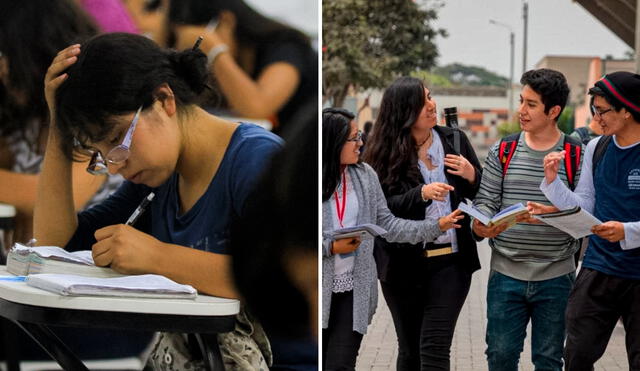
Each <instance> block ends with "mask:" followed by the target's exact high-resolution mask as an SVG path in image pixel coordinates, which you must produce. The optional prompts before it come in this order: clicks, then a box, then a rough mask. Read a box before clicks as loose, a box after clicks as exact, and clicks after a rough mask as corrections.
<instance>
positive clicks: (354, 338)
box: [322, 108, 462, 370]
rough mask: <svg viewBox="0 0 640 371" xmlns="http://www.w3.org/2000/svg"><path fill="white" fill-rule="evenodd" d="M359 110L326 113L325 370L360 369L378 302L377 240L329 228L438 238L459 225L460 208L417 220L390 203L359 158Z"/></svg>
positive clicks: (404, 238) (401, 238)
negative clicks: (336, 235)
mask: <svg viewBox="0 0 640 371" xmlns="http://www.w3.org/2000/svg"><path fill="white" fill-rule="evenodd" d="M353 118H354V115H353V114H352V113H350V112H349V111H347V110H344V109H340V108H326V109H324V110H323V113H322V140H323V141H322V230H323V232H324V233H325V236H324V238H323V241H322V244H323V246H322V249H323V259H322V329H323V330H322V343H323V344H322V345H323V347H322V358H323V365H324V369H325V370H353V369H355V364H356V357H357V355H358V349H359V348H360V343H361V341H362V336H363V335H364V334H365V333H366V331H367V326H368V325H369V323H370V322H371V318H372V317H373V314H374V312H375V308H376V305H377V292H378V290H377V284H376V267H375V263H374V261H373V255H372V253H373V240H372V239H368V238H362V239H361V238H358V237H349V238H342V239H336V240H334V239H332V238H330V237H329V235H330V234H329V232H331V231H333V230H336V229H340V228H343V227H352V226H356V225H361V224H365V223H372V224H376V225H378V226H380V227H382V228H384V229H385V230H386V231H387V232H386V234H384V235H383V237H384V238H385V239H387V240H388V241H396V242H410V243H417V242H419V241H432V240H434V239H436V238H437V237H438V236H439V235H441V234H442V233H443V231H447V230H449V229H451V228H459V227H460V226H459V225H457V224H456V222H457V221H458V220H460V219H461V218H462V216H461V215H460V210H456V211H454V212H453V213H448V214H447V215H443V216H440V217H438V218H430V217H429V218H423V220H420V221H411V220H406V219H400V218H396V217H395V216H394V215H393V214H391V212H390V211H389V209H388V208H387V202H386V200H385V198H384V194H383V193H382V189H381V188H380V183H379V182H378V177H377V175H376V173H375V172H374V171H373V169H371V167H370V166H369V165H367V164H364V163H360V162H359V154H360V147H361V146H362V141H361V135H362V134H361V132H359V131H358V128H357V126H356V123H355V121H353Z"/></svg>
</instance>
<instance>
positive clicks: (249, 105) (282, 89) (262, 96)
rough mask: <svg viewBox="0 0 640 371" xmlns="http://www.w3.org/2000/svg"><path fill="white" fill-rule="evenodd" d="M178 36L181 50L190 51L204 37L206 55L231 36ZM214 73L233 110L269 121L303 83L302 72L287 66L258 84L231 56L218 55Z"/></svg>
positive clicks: (275, 66)
mask: <svg viewBox="0 0 640 371" xmlns="http://www.w3.org/2000/svg"><path fill="white" fill-rule="evenodd" d="M221 27H222V28H224V26H222V25H221V26H219V28H221ZM176 33H177V38H178V40H177V41H176V44H177V47H178V48H179V49H186V48H190V47H191V46H192V45H193V43H194V41H195V40H196V39H197V38H198V36H200V35H204V40H203V41H202V44H201V49H202V50H203V51H204V52H205V53H206V52H208V51H210V50H211V49H212V48H214V47H215V46H218V45H221V44H224V43H225V39H224V36H223V35H226V34H228V33H229V32H225V30H220V29H218V31H214V32H206V30H205V28H204V27H201V26H177V27H176ZM210 69H211V71H212V72H213V74H214V76H215V77H216V79H217V81H218V83H219V84H220V88H221V89H222V92H223V93H224V95H225V97H226V98H227V101H228V102H229V104H230V105H231V107H232V108H233V109H234V110H235V111H236V112H238V114H240V115H242V116H247V117H257V118H267V117H269V116H271V115H273V114H275V113H277V112H278V111H279V110H280V108H282V106H284V105H285V104H286V103H287V101H288V100H289V99H290V98H291V97H292V96H293V94H294V93H295V91H296V89H297V87H298V84H299V83H300V73H299V71H298V70H297V69H296V68H295V67H294V66H293V65H292V64H290V63H287V62H275V63H272V64H270V65H268V66H267V67H266V68H265V69H264V70H263V71H262V72H261V73H260V75H259V76H258V78H257V79H256V80H255V81H254V80H253V79H252V78H251V77H250V76H249V75H248V74H247V73H246V72H245V71H244V70H243V69H242V68H240V66H239V65H238V64H237V63H236V61H235V59H234V58H233V57H232V55H231V54H230V53H229V52H224V53H221V54H220V55H218V57H217V58H216V59H215V60H214V61H213V64H212V66H210Z"/></svg>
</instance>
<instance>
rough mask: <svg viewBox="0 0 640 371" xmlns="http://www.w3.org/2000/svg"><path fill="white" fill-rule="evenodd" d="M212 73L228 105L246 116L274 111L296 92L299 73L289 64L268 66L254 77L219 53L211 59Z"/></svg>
mask: <svg viewBox="0 0 640 371" xmlns="http://www.w3.org/2000/svg"><path fill="white" fill-rule="evenodd" d="M212 69H213V72H214V75H215V76H216V79H217V80H218V82H219V84H220V88H221V89H222V91H223V93H224V95H225V96H226V97H227V100H228V101H229V104H230V105H231V107H232V108H233V109H234V110H235V111H237V112H238V113H239V114H241V115H244V116H248V117H261V118H262V117H268V116H271V115H273V114H275V113H277V112H278V111H279V110H280V108H282V106H284V105H285V103H287V101H288V100H289V98H291V96H292V95H293V93H295V91H296V88H297V87H298V84H299V83H300V74H299V73H298V70H297V69H296V68H295V67H294V66H293V65H291V64H289V63H286V62H277V63H273V64H271V65H269V66H267V67H266V68H265V69H264V70H263V71H262V73H261V74H260V76H258V79H257V80H256V81H253V80H252V79H251V78H250V77H249V75H247V74H246V73H245V72H244V71H243V70H242V69H241V68H240V67H239V66H238V65H237V64H236V62H235V61H234V60H233V58H232V57H231V55H229V53H222V54H221V55H220V56H219V57H218V58H216V60H215V61H214V63H213V66H212Z"/></svg>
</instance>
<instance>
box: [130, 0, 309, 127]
mask: <svg viewBox="0 0 640 371" xmlns="http://www.w3.org/2000/svg"><path fill="white" fill-rule="evenodd" d="M129 1H133V0H129ZM130 8H133V7H130ZM163 13H166V23H164V25H165V26H166V29H164V30H161V31H157V30H154V31H153V32H155V33H156V35H157V36H158V37H160V38H162V39H161V40H157V41H158V42H159V43H160V44H161V45H167V46H170V47H175V48H176V49H184V48H187V47H190V46H191V45H193V42H194V41H195V40H196V38H197V37H198V36H200V35H203V36H204V40H203V42H202V44H201V46H200V47H201V49H202V50H203V51H204V52H205V53H206V54H207V63H208V65H209V68H210V69H211V71H212V72H213V75H214V77H215V83H214V85H215V86H216V87H217V88H218V90H219V91H220V92H221V93H222V98H223V100H224V102H223V103H222V105H223V106H226V107H227V108H229V109H231V110H232V114H233V115H237V116H241V117H249V118H263V119H269V120H270V121H271V122H272V123H273V124H274V131H276V132H279V131H281V130H282V129H283V128H284V127H285V126H288V125H295V124H296V123H295V122H291V120H292V115H293V114H294V112H296V111H297V110H298V109H299V108H300V107H301V106H302V105H303V104H304V103H305V102H306V101H307V100H308V99H312V98H313V99H316V97H317V90H318V60H317V59H318V58H317V53H316V52H315V51H314V49H313V48H312V46H311V44H310V41H309V39H308V37H307V36H305V35H304V34H303V33H302V32H300V31H298V30H296V29H294V28H292V27H289V26H286V25H284V24H281V23H279V22H276V21H274V20H272V19H270V18H267V17H265V16H263V15H262V14H260V13H258V12H256V11H255V10H253V9H252V8H251V7H250V6H249V5H247V4H246V3H245V2H243V1H241V0H177V1H169V0H163V1H158V2H155V7H154V8H152V9H151V10H149V8H148V7H147V8H144V7H141V6H138V7H137V8H135V9H133V10H132V14H133V15H134V19H140V20H141V21H142V22H144V20H145V19H148V17H162V16H163V15H162V14H163ZM157 23H160V24H163V22H161V21H160V22H156V24H157ZM141 31H142V32H146V30H144V29H142V27H141Z"/></svg>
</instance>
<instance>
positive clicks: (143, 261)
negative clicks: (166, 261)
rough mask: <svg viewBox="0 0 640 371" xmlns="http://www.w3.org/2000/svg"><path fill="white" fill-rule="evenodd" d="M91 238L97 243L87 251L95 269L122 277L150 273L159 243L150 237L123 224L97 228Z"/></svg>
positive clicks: (153, 266)
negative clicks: (119, 274)
mask: <svg viewBox="0 0 640 371" xmlns="http://www.w3.org/2000/svg"><path fill="white" fill-rule="evenodd" d="M94 236H95V238H96V240H97V242H96V243H95V244H94V245H93V246H92V248H91V250H92V252H93V254H92V255H93V261H94V263H95V264H96V265H97V266H100V267H107V266H110V267H111V268H112V269H113V270H115V271H116V272H119V273H124V274H145V273H152V272H154V268H156V267H155V263H154V257H155V256H157V254H158V253H159V250H160V249H158V246H159V245H162V243H161V242H160V241H158V240H157V239H156V238H154V237H153V236H151V235H148V234H146V233H144V232H140V231H139V230H137V229H135V228H133V227H131V226H128V225H124V224H117V225H110V226H108V227H104V228H100V229H98V230H97V231H96V232H95V234H94Z"/></svg>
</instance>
